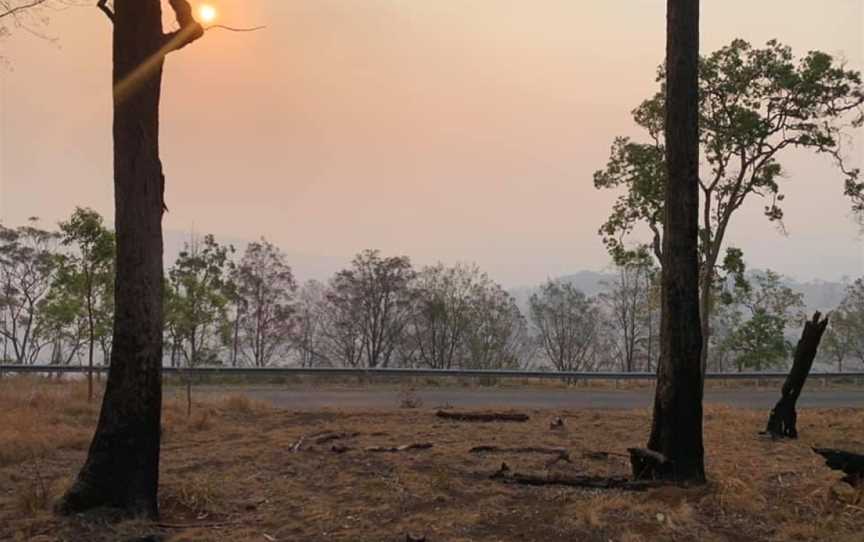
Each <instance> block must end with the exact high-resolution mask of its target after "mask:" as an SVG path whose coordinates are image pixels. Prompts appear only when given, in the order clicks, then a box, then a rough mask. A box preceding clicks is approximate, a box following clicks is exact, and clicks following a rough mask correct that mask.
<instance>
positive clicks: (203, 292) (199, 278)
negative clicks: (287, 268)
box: [166, 235, 234, 367]
mask: <svg viewBox="0 0 864 542" xmlns="http://www.w3.org/2000/svg"><path fill="white" fill-rule="evenodd" d="M233 252H234V248H233V247H232V246H225V245H221V244H219V243H218V242H217V241H216V239H215V238H214V237H213V236H212V235H206V236H204V238H203V240H201V239H198V238H194V237H193V238H192V240H191V241H189V242H187V243H186V244H185V245H184V249H183V250H182V251H181V252H180V254H179V255H178V257H177V261H176V262H175V263H174V265H173V266H172V267H171V269H170V270H169V271H168V287H169V288H170V290H171V293H170V295H169V297H168V299H169V300H170V303H171V307H170V310H167V311H166V313H167V315H169V317H170V319H171V322H170V324H169V326H168V327H170V328H171V329H173V330H175V333H176V335H177V339H178V341H179V342H178V346H179V350H180V353H181V354H182V356H183V358H184V360H185V362H186V363H185V364H186V366H187V367H195V366H197V365H199V364H201V363H203V362H208V363H218V356H219V351H220V349H221V347H222V336H223V330H224V329H225V326H226V324H227V322H228V314H227V311H228V304H229V296H228V291H227V288H228V286H227V285H228V280H229V274H230V273H231V260H230V257H231V254H233Z"/></svg>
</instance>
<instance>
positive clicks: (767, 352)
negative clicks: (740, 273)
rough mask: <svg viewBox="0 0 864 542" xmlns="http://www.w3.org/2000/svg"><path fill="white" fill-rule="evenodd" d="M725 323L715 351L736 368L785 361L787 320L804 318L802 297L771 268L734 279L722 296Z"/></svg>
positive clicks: (771, 365) (764, 366)
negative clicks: (739, 279) (732, 284)
mask: <svg viewBox="0 0 864 542" xmlns="http://www.w3.org/2000/svg"><path fill="white" fill-rule="evenodd" d="M723 300H724V301H723V305H724V311H723V313H724V318H723V322H724V323H725V326H724V329H723V332H722V333H720V334H718V336H717V344H718V355H720V356H724V357H725V356H726V355H727V354H728V358H729V359H731V361H732V362H733V363H734V364H735V366H736V367H737V369H738V370H739V371H743V370H745V369H749V370H755V371H763V370H766V369H772V368H778V367H782V366H784V365H785V363H786V361H787V359H788V358H789V355H790V353H791V351H792V343H791V342H790V341H789V340H788V339H787V337H786V330H787V328H788V324H789V322H794V321H801V320H802V319H803V318H804V300H803V296H802V295H801V294H800V293H797V292H794V291H793V290H792V289H791V288H789V287H788V286H785V285H784V284H783V283H782V277H781V276H780V275H778V274H777V273H775V272H773V271H770V270H769V271H764V272H759V273H754V274H752V275H751V277H750V278H749V280H747V281H738V282H736V283H735V285H734V286H733V287H732V288H731V291H728V292H725V295H724V296H723Z"/></svg>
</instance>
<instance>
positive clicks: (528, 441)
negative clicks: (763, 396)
mask: <svg viewBox="0 0 864 542" xmlns="http://www.w3.org/2000/svg"><path fill="white" fill-rule="evenodd" d="M98 404H99V403H98V401H96V402H95V403H94V404H93V405H88V404H87V401H86V388H84V387H83V386H82V385H80V384H70V383H58V382H53V381H47V380H35V379H15V380H12V379H9V378H6V379H2V380H0V539H2V540H7V539H9V540H42V541H47V540H94V541H100V540H105V541H107V540H125V539H128V538H132V537H135V536H142V535H146V534H164V535H166V536H167V537H168V539H169V540H178V541H179V540H261V541H264V540H280V541H281V540H296V541H307V540H309V541H316V540H321V541H324V540H326V541H333V540H344V541H349V540H350V541H366V540H369V541H381V540H385V541H386V540H393V541H396V540H404V539H405V533H408V532H411V533H413V534H415V535H419V534H425V535H426V536H427V537H428V540H430V541H439V540H446V541H468V540H484V541H485V540H489V541H491V540H529V541H533V540H538V541H541V540H542V541H556V540H597V541H601V540H602V541H604V542H606V541H608V540H614V541H629V542H636V541H654V540H693V541H696V540H709V541H710V540H730V541H750V540H752V541H756V540H776V541H780V540H835V541H862V540H864V535H862V526H864V496H862V494H861V492H860V491H858V492H855V491H852V490H851V489H850V488H847V487H844V486H841V485H838V480H839V478H840V475H839V474H838V473H836V472H833V471H831V470H830V469H828V468H827V467H825V466H824V465H823V463H822V461H821V459H820V458H819V457H818V456H816V455H815V454H814V453H812V451H811V450H810V448H811V447H812V446H817V445H818V446H836V447H842V448H847V449H852V450H859V451H862V452H864V416H862V414H864V412H862V410H860V409H858V410H856V409H835V410H805V411H802V412H801V413H800V415H799V429H800V431H801V434H802V438H801V439H800V440H799V441H793V442H772V441H770V440H767V439H764V438H762V437H759V436H758V435H757V432H758V430H759V429H761V428H762V427H763V425H764V422H765V413H764V412H758V411H752V410H741V409H733V408H726V407H708V408H707V410H706V417H705V441H706V442H705V445H706V450H707V467H708V472H709V476H710V478H711V480H710V482H709V484H708V485H707V486H705V487H701V488H690V489H682V488H662V489H656V490H652V491H649V492H646V493H622V492H618V491H594V490H592V491H588V490H578V489H571V488H558V487H544V488H531V487H518V486H510V485H503V484H500V483H497V482H493V481H491V480H489V479H488V476H489V474H491V473H492V472H494V471H495V470H496V469H497V468H498V466H499V465H500V463H501V462H502V461H506V462H507V463H508V464H509V465H510V466H511V467H512V468H514V469H517V470H521V471H530V472H543V471H544V469H546V467H545V465H544V463H545V461H547V460H548V458H547V457H542V456H530V455H517V454H469V453H467V451H468V449H470V448H471V447H473V446H475V445H481V444H494V445H497V446H500V447H507V446H510V447H513V446H525V445H542V446H548V447H558V446H562V447H566V448H568V449H569V450H570V451H571V456H572V457H573V463H572V464H567V463H558V464H556V465H555V466H553V467H549V469H550V470H555V471H558V472H562V473H585V474H589V473H590V474H598V475H621V474H626V473H627V472H628V470H629V468H628V464H627V459H626V457H624V456H621V455H610V456H609V457H608V458H607V459H589V458H587V457H586V456H585V455H584V453H585V452H590V451H597V450H607V451H611V452H616V453H624V452H625V450H626V448H627V447H628V446H632V445H640V444H643V443H644V441H645V439H646V437H647V430H648V427H649V422H650V416H649V413H648V412H645V411H632V412H624V411H569V412H568V411H549V410H534V411H529V414H531V420H530V421H529V422H528V423H521V424H520V423H509V424H471V423H455V422H451V421H444V420H440V419H438V418H436V417H435V416H434V415H433V413H432V412H431V411H430V410H428V409H424V408H419V409H418V408H415V409H395V408H394V409H393V410H389V411H382V412H371V413H370V412H337V411H325V412H304V413H301V412H288V411H279V410H275V409H272V408H270V407H268V406H267V405H264V404H260V403H256V402H254V401H250V400H248V399H246V398H244V397H242V396H227V397H220V398H216V399H207V400H206V401H202V400H200V399H196V401H195V405H194V410H193V414H192V416H191V417H187V416H186V412H185V403H184V402H183V401H182V400H178V401H176V402H175V401H174V400H173V399H169V400H168V401H166V404H165V408H164V419H163V428H164V429H163V454H162V475H161V483H162V488H161V506H162V520H161V521H162V522H163V524H162V525H161V526H160V525H155V524H150V523H141V522H123V523H110V522H105V521H101V520H100V521H93V520H83V519H80V518H78V519H62V518H56V517H54V516H53V515H52V514H51V512H50V508H51V504H52V503H53V501H54V500H55V499H56V498H57V496H59V495H60V494H61V492H62V490H63V489H64V488H66V487H68V485H69V482H70V481H71V479H72V477H73V476H74V474H75V472H76V469H77V468H78V467H79V466H80V464H81V462H82V461H83V459H84V456H85V453H86V447H87V444H88V442H89V439H90V436H91V433H92V430H93V427H94V425H95V421H96V416H97V409H98V406H97V405H98ZM394 406H395V405H394ZM554 416H563V417H565V418H566V425H565V427H566V429H565V430H564V431H550V430H549V428H548V423H549V420H550V419H551V418H552V417H554ZM322 431H337V432H338V431H344V432H358V433H359V436H357V437H355V438H350V439H344V440H341V441H337V442H338V443H340V444H342V445H344V446H348V447H350V448H351V450H349V451H347V452H345V453H341V454H337V453H334V452H332V451H331V446H332V445H333V442H330V443H327V444H322V445H316V444H315V443H314V438H311V436H312V435H314V434H315V433H319V432H322ZM304 435H306V436H307V437H309V438H307V439H305V441H304V445H303V447H302V448H301V450H300V451H299V452H298V453H291V452H290V450H289V448H290V447H291V445H292V444H294V443H295V442H297V441H298V439H299V438H300V437H301V436H304ZM413 442H432V443H434V445H435V446H434V448H432V449H431V450H421V451H413V452H403V453H372V452H366V451H363V449H364V448H365V447H367V446H398V445H401V444H408V443H413ZM265 535H266V536H265ZM268 537H269V538H268Z"/></svg>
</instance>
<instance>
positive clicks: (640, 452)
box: [627, 448, 706, 486]
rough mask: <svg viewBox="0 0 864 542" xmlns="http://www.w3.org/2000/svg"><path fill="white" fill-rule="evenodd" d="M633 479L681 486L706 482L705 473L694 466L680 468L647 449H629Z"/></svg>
mask: <svg viewBox="0 0 864 542" xmlns="http://www.w3.org/2000/svg"><path fill="white" fill-rule="evenodd" d="M627 451H628V452H630V467H631V469H632V470H633V479H634V480H641V481H651V480H653V481H657V482H667V483H675V484H679V485H687V486H692V485H701V484H704V483H705V482H706V480H705V472H704V471H703V470H702V469H700V468H699V466H698V465H697V464H694V465H693V466H692V467H691V468H680V467H678V466H677V465H675V463H674V462H673V461H671V460H669V459H668V458H667V457H666V456H664V455H663V454H661V453H659V452H655V451H654V450H649V449H647V448H628V449H627Z"/></svg>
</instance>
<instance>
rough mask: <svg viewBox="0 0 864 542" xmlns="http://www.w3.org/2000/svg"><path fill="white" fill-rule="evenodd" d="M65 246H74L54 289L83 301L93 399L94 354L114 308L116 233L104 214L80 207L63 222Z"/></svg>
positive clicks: (88, 378) (90, 393)
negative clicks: (108, 224)
mask: <svg viewBox="0 0 864 542" xmlns="http://www.w3.org/2000/svg"><path fill="white" fill-rule="evenodd" d="M60 232H61V235H62V243H63V245H65V246H67V247H70V248H72V249H73V251H72V252H70V253H67V254H64V255H63V256H62V264H61V269H62V270H63V272H62V273H59V274H58V281H57V282H56V283H55V289H61V290H63V291H64V292H65V296H66V297H70V296H71V297H73V298H74V297H77V298H78V299H79V300H80V305H81V308H82V309H83V311H82V312H83V314H84V316H85V317H86V329H87V366H88V367H89V369H90V371H89V372H88V374H87V397H88V400H92V399H93V354H94V352H95V349H96V343H97V341H99V340H100V339H101V336H100V333H101V335H107V332H108V329H107V328H106V326H105V325H104V324H103V323H104V322H105V321H106V320H109V319H110V318H111V317H112V316H113V314H112V311H113V308H114V302H113V298H114V292H113V286H114V234H113V233H112V232H111V231H110V230H108V229H107V228H106V227H105V226H104V225H103V220H102V217H101V216H100V215H99V213H97V212H96V211H94V210H92V209H83V208H81V207H78V208H76V209H75V211H74V212H73V213H72V216H71V217H69V219H68V220H67V221H65V222H61V223H60Z"/></svg>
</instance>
